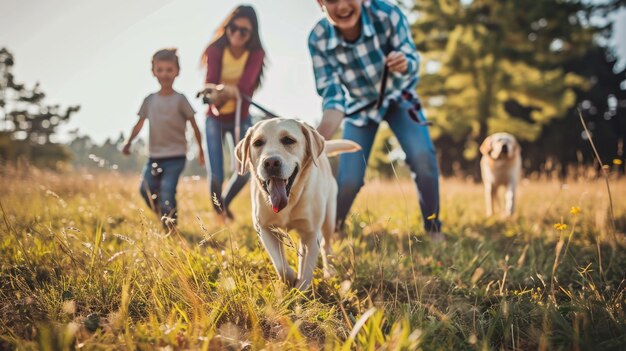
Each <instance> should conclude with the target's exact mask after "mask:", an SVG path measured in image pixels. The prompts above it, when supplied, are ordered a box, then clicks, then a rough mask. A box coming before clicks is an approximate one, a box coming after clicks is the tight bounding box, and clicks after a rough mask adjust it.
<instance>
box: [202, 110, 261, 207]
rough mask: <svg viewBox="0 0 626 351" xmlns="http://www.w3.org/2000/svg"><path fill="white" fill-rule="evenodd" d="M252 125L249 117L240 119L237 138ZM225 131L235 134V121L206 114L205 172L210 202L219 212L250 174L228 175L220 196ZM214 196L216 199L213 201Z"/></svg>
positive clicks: (235, 173) (241, 137) (222, 179)
mask: <svg viewBox="0 0 626 351" xmlns="http://www.w3.org/2000/svg"><path fill="white" fill-rule="evenodd" d="M251 126H252V121H251V120H250V117H248V118H245V119H242V121H241V130H240V134H241V135H240V136H239V140H241V139H243V137H244V136H245V135H246V131H247V130H248V128H250V127H251ZM226 133H230V135H232V136H233V139H234V136H235V122H234V121H224V120H220V118H219V117H211V116H208V117H207V118H206V145H207V148H206V149H207V153H208V159H209V162H207V164H206V165H207V174H208V175H209V190H210V192H211V194H210V195H211V203H213V207H214V208H215V210H216V211H217V212H219V213H222V211H227V210H228V206H229V205H230V202H231V201H232V200H233V198H234V197H235V196H236V195H237V194H238V193H239V192H240V191H241V189H242V188H243V187H244V186H245V185H246V182H248V179H249V178H250V174H246V175H239V174H238V173H237V172H234V173H233V175H232V176H231V177H230V180H229V182H228V185H227V188H226V195H225V196H222V183H223V182H224V151H223V149H222V145H223V143H224V136H225V135H226ZM214 197H215V198H216V199H217V203H216V201H214Z"/></svg>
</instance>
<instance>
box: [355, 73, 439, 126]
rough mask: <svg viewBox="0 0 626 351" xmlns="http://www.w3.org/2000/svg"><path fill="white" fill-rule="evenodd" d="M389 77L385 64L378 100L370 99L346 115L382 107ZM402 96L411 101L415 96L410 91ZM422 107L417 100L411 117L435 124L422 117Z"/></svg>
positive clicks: (420, 122)
mask: <svg viewBox="0 0 626 351" xmlns="http://www.w3.org/2000/svg"><path fill="white" fill-rule="evenodd" d="M388 77H389V67H387V65H385V67H384V68H383V76H382V78H381V80H380V88H379V90H378V98H377V99H376V101H370V102H368V103H367V104H365V105H363V106H361V107H359V108H357V109H354V110H353V111H350V112H348V113H346V117H348V116H353V115H356V114H357V113H360V112H363V111H365V110H369V109H371V108H372V107H375V108H376V109H377V110H378V109H380V107H381V106H382V105H383V101H384V100H385V89H386V88H387V80H388ZM402 98H404V99H405V100H407V101H410V100H411V99H413V96H411V94H409V93H408V92H402ZM421 109H422V105H421V104H420V103H419V101H415V102H414V103H413V106H411V108H410V109H409V117H411V119H412V120H413V121H415V122H416V123H417V124H419V125H424V126H431V125H432V124H433V123H432V122H431V121H426V120H422V119H421V118H420V114H419V110H421Z"/></svg>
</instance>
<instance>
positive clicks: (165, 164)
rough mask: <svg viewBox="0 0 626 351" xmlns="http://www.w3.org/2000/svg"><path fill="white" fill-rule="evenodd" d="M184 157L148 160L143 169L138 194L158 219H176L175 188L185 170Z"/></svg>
mask: <svg viewBox="0 0 626 351" xmlns="http://www.w3.org/2000/svg"><path fill="white" fill-rule="evenodd" d="M185 162H187V157H186V156H176V157H168V158H149V159H148V163H146V166H145V167H144V169H143V172H142V173H143V179H142V180H141V185H140V188H139V193H140V194H141V196H142V197H143V199H144V200H145V201H146V204H148V206H150V208H151V209H152V210H153V211H154V212H156V213H157V214H158V215H159V217H161V216H168V217H171V218H174V219H175V218H177V217H178V213H177V211H176V186H177V185H178V178H180V174H181V173H182V172H183V169H184V168H185Z"/></svg>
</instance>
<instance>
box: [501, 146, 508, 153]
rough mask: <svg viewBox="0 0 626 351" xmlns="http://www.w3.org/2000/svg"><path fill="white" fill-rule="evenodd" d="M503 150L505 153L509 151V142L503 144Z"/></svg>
mask: <svg viewBox="0 0 626 351" xmlns="http://www.w3.org/2000/svg"><path fill="white" fill-rule="evenodd" d="M502 152H504V153H505V154H508V153H509V146H508V145H507V144H504V145H502Z"/></svg>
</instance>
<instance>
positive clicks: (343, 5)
mask: <svg viewBox="0 0 626 351" xmlns="http://www.w3.org/2000/svg"><path fill="white" fill-rule="evenodd" d="M318 3H319V4H320V6H321V7H322V8H323V9H324V11H325V12H326V17H327V18H328V20H329V21H330V23H331V24H332V25H333V26H335V27H337V29H339V31H340V32H341V33H342V34H343V35H344V36H346V35H347V36H353V35H354V32H355V31H356V32H357V34H360V27H359V25H360V22H359V21H360V19H361V5H362V4H363V0H318ZM348 39H356V38H348Z"/></svg>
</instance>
